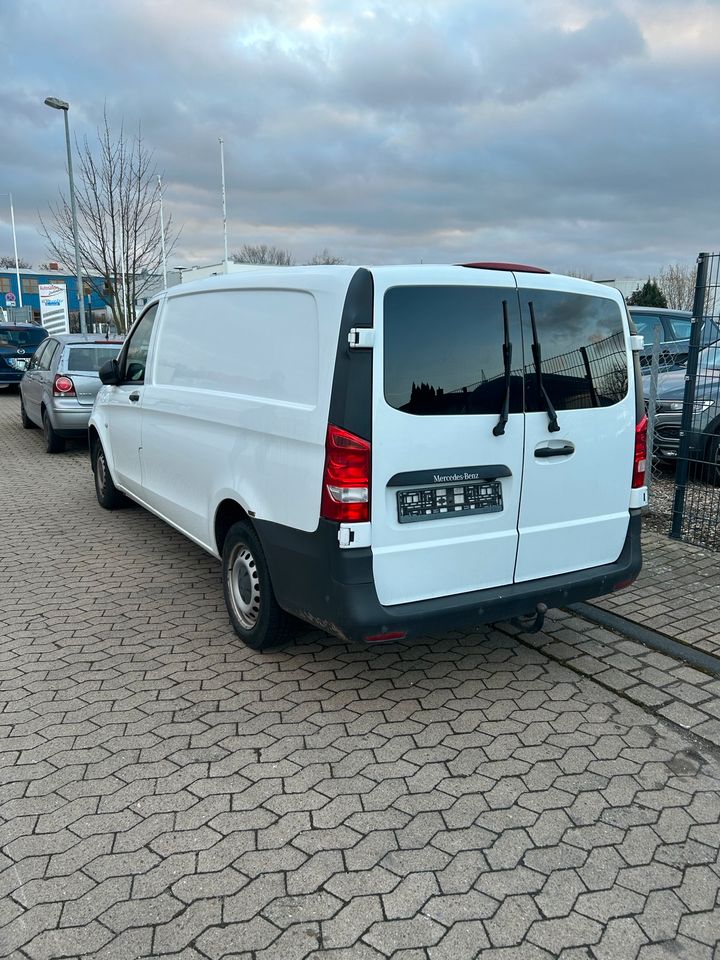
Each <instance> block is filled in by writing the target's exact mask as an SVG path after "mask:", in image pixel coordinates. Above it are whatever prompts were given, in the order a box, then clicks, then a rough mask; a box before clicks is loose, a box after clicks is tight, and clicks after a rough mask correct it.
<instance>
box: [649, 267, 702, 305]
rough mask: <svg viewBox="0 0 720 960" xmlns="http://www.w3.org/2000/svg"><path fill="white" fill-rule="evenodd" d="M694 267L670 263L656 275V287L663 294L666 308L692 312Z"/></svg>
mask: <svg viewBox="0 0 720 960" xmlns="http://www.w3.org/2000/svg"><path fill="white" fill-rule="evenodd" d="M695 273H696V268H695V266H694V265H693V266H689V265H687V264H684V263H671V264H669V265H668V266H667V267H663V268H662V270H661V271H660V273H659V274H658V277H657V281H658V286H659V287H660V289H661V290H662V292H663V293H664V294H665V298H666V299H667V305H668V307H672V308H673V309H674V310H692V308H693V300H694V298H695Z"/></svg>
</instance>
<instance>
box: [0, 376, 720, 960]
mask: <svg viewBox="0 0 720 960" xmlns="http://www.w3.org/2000/svg"><path fill="white" fill-rule="evenodd" d="M0 494H1V496H0V503H2V515H3V527H2V562H3V590H2V598H1V600H0V956H3V957H9V958H13V960H15V958H17V960H20V958H32V960H41V958H61V957H82V958H90V957H92V958H96V957H97V958H100V957H102V958H117V960H125V958H149V957H173V958H177V960H180V958H182V960H196V958H211V960H220V958H230V957H233V958H243V960H302V958H306V957H307V958H311V957H312V958H320V957H322V958H328V960H330V958H334V960H351V958H352V960H376V958H393V960H424V958H429V960H446V958H447V960H464V958H473V957H479V956H482V958H487V960H501V958H502V960H511V958H513V960H514V958H517V960H545V958H547V960H551V958H562V960H588V958H589V960H632V958H635V957H639V958H641V960H654V958H665V957H667V958H677V957H681V958H688V960H719V958H720V946H718V941H719V939H720V896H719V891H720V852H719V847H720V827H719V824H720V754H719V753H718V751H717V750H716V749H715V748H713V747H712V745H711V744H709V743H706V742H700V741H699V740H697V739H694V738H692V736H691V735H690V734H688V733H685V732H683V731H682V729H681V726H680V725H678V724H668V723H666V721H665V720H663V719H662V718H661V717H659V716H657V715H656V714H655V713H653V712H649V710H645V709H643V708H642V707H641V706H640V705H639V704H638V703H636V702H631V700H630V699H628V698H627V697H624V696H623V694H622V693H621V692H620V691H613V690H610V689H608V688H607V686H601V685H599V684H597V683H596V682H594V681H593V679H592V678H591V677H589V676H582V675H581V674H580V673H579V672H578V671H577V670H573V669H571V668H569V667H568V666H566V665H564V664H563V663H560V662H558V661H557V660H556V659H551V658H549V657H548V656H546V655H545V654H544V653H543V652H542V650H541V649H540V647H541V646H542V645H543V644H542V643H538V640H537V638H535V640H534V641H533V643H530V642H525V641H524V640H523V639H522V638H521V637H520V638H519V637H518V636H517V635H516V632H515V631H514V630H513V629H512V628H510V627H509V626H508V625H494V626H492V627H487V628H483V629H481V630H479V631H477V632H475V633H472V634H468V635H460V634H453V635H445V636H441V637H440V636H438V637H427V638H423V639H422V640H420V641H412V642H410V641H409V642H407V643H402V644H392V645H386V646H380V647H377V646H375V647H373V646H361V645H348V644H344V643H341V642H339V641H338V640H335V639H332V638H329V637H327V636H325V635H323V634H321V633H318V632H316V631H309V630H308V631H305V632H302V633H301V634H300V636H299V637H298V640H297V643H296V644H295V645H294V646H292V647H290V648H288V649H286V650H284V651H280V652H277V651H274V652H272V653H269V654H267V653H266V654H259V653H254V652H252V651H249V650H247V649H245V648H243V647H242V646H241V645H240V644H239V642H238V641H237V640H236V638H235V635H234V634H233V632H232V631H231V628H230V626H229V623H228V620H227V614H226V612H225V605H224V602H223V597H222V590H221V584H220V574H219V565H218V564H217V563H216V562H215V561H214V560H213V559H212V558H210V557H209V556H207V555H206V554H204V553H203V552H202V551H200V550H199V549H198V548H196V547H195V546H193V545H192V544H191V543H189V541H187V540H185V539H184V538H183V537H181V536H180V535H179V534H176V533H175V532H174V531H173V530H171V529H170V528H169V527H167V526H166V525H165V524H163V523H162V522H160V521H159V520H157V519H156V518H154V517H153V516H151V515H150V514H148V513H146V512H144V511H142V510H141V509H139V508H135V507H129V508H127V509H125V510H122V511H118V512H115V513H108V512H105V511H103V510H101V509H100V508H99V507H98V506H97V503H96V500H95V494H94V490H93V484H92V477H91V472H90V468H89V462H88V455H87V450H86V449H85V448H83V447H82V445H74V446H72V447H70V448H69V449H68V451H67V452H66V453H64V454H59V455H56V456H49V455H47V454H45V452H44V449H43V444H42V437H41V434H40V431H24V430H23V429H22V428H21V426H20V415H19V399H18V396H17V394H8V393H7V392H5V393H0ZM548 629H549V630H550V631H554V636H558V637H559V638H560V639H561V640H562V642H563V643H564V644H569V645H573V644H577V645H578V647H580V648H582V647H583V645H590V644H593V643H595V644H598V643H599V642H600V641H601V640H602V638H603V635H604V634H605V631H604V630H603V629H601V628H599V627H597V626H595V625H593V624H591V623H588V622H585V621H583V620H582V619H580V618H579V617H577V616H570V615H567V614H559V615H555V616H554V618H553V619H551V620H550V623H549V627H548ZM547 639H548V642H549V641H550V640H552V637H551V636H548V638H547ZM635 648H637V644H628V645H627V647H626V652H624V653H623V654H622V655H623V656H624V657H626V659H627V660H628V661H631V660H632V659H633V658H634V657H635V656H637V655H639V653H638V652H637V651H636V650H635ZM628 669H629V667H628ZM648 669H650V668H648ZM652 669H655V668H652ZM689 673H692V671H689ZM687 682H688V684H689V685H690V686H691V687H692V678H690V677H689V676H688V681H687ZM699 682H700V681H699ZM713 683H714V684H715V687H714V695H715V696H716V697H717V696H720V681H713ZM702 684H704V685H705V687H704V689H706V691H709V690H710V689H711V685H708V684H707V677H706V678H704V679H703V680H702ZM698 696H699V695H698ZM709 696H710V694H709V692H705V694H704V697H705V698H706V699H707V697H709Z"/></svg>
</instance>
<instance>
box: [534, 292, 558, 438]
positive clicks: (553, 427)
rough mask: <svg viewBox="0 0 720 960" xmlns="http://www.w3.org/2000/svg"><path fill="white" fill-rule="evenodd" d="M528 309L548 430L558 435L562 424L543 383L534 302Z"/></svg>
mask: <svg viewBox="0 0 720 960" xmlns="http://www.w3.org/2000/svg"><path fill="white" fill-rule="evenodd" d="M528 308H529V310H530V324H531V326H532V335H533V342H532V355H533V362H534V363H535V380H536V382H537V388H538V393H539V394H540V396H541V397H542V398H543V400H544V401H545V409H546V410H547V415H548V421H549V423H548V430H549V432H550V433H557V431H558V430H559V429H560V424H559V423H558V418H557V414H556V413H555V408H554V407H553V405H552V400H551V399H550V397H549V396H548V393H547V390H546V389H545V384H544V383H543V378H542V354H541V352H540V341H539V340H538V335H537V324H536V323H535V305H534V304H533V302H532V300H531V301H530V302H529V303H528Z"/></svg>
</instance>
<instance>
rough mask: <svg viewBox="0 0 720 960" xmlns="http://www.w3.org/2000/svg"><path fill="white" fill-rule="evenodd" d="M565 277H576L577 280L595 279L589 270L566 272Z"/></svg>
mask: <svg viewBox="0 0 720 960" xmlns="http://www.w3.org/2000/svg"><path fill="white" fill-rule="evenodd" d="M565 276H566V277H577V279H578V280H594V279H595V277H594V276H593V275H592V273H591V272H590V271H589V270H575V269H573V270H566V271H565Z"/></svg>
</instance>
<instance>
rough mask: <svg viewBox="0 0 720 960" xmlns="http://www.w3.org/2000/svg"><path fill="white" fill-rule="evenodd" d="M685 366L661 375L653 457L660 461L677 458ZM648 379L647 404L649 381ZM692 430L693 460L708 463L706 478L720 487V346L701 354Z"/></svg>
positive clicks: (646, 389)
mask: <svg viewBox="0 0 720 960" xmlns="http://www.w3.org/2000/svg"><path fill="white" fill-rule="evenodd" d="M685 373H686V364H685V363H683V364H682V365H681V366H680V367H679V368H678V369H676V370H669V371H666V372H664V373H660V374H659V376H658V386H657V401H656V406H655V410H656V415H655V432H654V440H653V455H654V457H655V458H656V459H658V460H660V461H661V462H666V463H669V462H672V461H674V460H676V459H677V456H678V451H679V449H680V426H681V421H682V414H683V407H684V396H685ZM643 379H644V380H645V391H646V397H645V399H646V402H647V400H648V395H647V394H648V389H649V386H650V384H649V381H648V378H647V377H645V378H643ZM693 402H694V410H693V417H692V420H691V427H690V448H689V456H690V457H691V459H693V460H695V461H699V462H704V463H706V464H708V469H707V471H706V478H707V479H709V480H711V481H712V482H714V483H717V484H720V345H719V344H715V345H713V346H711V347H706V348H705V349H704V350H701V351H700V354H699V356H698V369H697V377H696V380H695V399H694V401H693Z"/></svg>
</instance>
